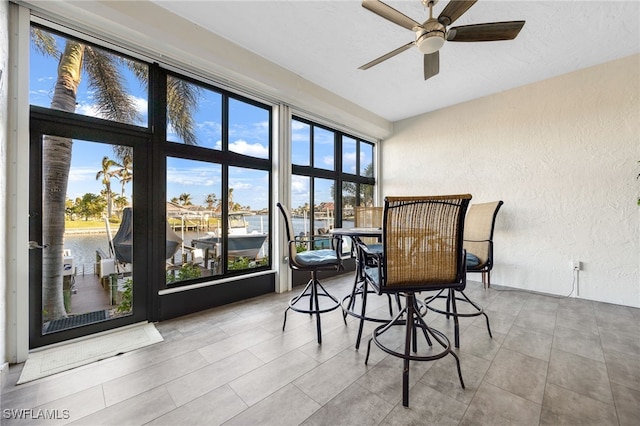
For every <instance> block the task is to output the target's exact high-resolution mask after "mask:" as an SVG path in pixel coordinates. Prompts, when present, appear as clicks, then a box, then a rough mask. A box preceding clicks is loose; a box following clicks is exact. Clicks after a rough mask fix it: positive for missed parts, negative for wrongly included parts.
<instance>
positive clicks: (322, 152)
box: [291, 117, 375, 249]
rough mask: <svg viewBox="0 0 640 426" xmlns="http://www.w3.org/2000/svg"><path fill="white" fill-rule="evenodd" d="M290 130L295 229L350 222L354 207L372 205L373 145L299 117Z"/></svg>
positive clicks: (318, 231)
mask: <svg viewBox="0 0 640 426" xmlns="http://www.w3.org/2000/svg"><path fill="white" fill-rule="evenodd" d="M291 133H292V138H291V140H292V150H291V158H292V163H293V164H292V170H293V176H292V184H291V204H292V205H291V211H292V214H293V225H294V231H295V232H296V234H298V235H299V234H301V233H303V234H305V235H308V234H322V233H326V232H327V231H328V230H329V229H331V228H333V227H337V226H352V225H353V212H354V207H355V206H358V205H373V204H374V196H373V188H374V185H375V179H374V169H373V158H374V145H373V143H371V142H367V141H364V140H361V139H359V138H357V137H354V136H351V135H348V134H345V133H343V132H340V131H338V130H335V129H330V128H327V127H325V126H322V125H320V124H317V123H313V122H310V121H308V120H305V119H303V118H299V117H294V118H293V119H292V121H291ZM346 249H348V247H346Z"/></svg>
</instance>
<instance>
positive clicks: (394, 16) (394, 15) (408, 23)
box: [362, 0, 420, 31]
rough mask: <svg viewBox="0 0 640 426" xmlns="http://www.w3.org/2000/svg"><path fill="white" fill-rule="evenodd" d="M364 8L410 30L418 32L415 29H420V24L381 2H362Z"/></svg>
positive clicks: (363, 0) (377, 0)
mask: <svg viewBox="0 0 640 426" xmlns="http://www.w3.org/2000/svg"><path fill="white" fill-rule="evenodd" d="M362 7H364V8H365V9H369V10H370V11H372V12H373V13H375V14H376V15H379V16H382V17H383V18H384V19H386V20H388V21H391V22H393V23H394V24H397V25H400V26H401V27H404V28H406V29H408V30H411V31H416V30H414V28H420V24H419V23H417V22H416V21H414V20H413V19H411V18H409V17H408V16H407V15H405V14H403V13H402V12H398V11H397V10H395V9H394V8H392V7H391V6H389V5H387V4H384V3H382V2H381V1H379V0H362Z"/></svg>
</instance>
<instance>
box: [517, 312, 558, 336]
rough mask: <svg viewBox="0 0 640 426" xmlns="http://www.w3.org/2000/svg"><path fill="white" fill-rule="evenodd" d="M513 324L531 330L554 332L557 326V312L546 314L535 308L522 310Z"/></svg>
mask: <svg viewBox="0 0 640 426" xmlns="http://www.w3.org/2000/svg"><path fill="white" fill-rule="evenodd" d="M513 325H517V326H518V327H522V328H526V329H529V330H538V331H542V332H544V333H549V334H553V331H554V329H555V327H556V314H555V313H553V314H546V313H544V312H539V311H535V310H533V311H531V310H530V311H525V310H522V311H520V313H519V314H518V317H517V318H516V320H515V321H514V322H513Z"/></svg>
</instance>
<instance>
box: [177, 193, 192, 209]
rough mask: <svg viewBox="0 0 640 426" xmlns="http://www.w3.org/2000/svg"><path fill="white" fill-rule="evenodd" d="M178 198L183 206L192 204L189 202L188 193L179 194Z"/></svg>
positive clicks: (189, 195) (189, 196)
mask: <svg viewBox="0 0 640 426" xmlns="http://www.w3.org/2000/svg"><path fill="white" fill-rule="evenodd" d="M178 199H179V200H180V204H181V205H183V206H190V205H192V204H193V203H192V202H191V194H188V193H186V192H183V193H182V194H180V197H178Z"/></svg>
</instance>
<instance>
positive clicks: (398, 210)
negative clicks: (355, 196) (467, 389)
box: [361, 194, 471, 407]
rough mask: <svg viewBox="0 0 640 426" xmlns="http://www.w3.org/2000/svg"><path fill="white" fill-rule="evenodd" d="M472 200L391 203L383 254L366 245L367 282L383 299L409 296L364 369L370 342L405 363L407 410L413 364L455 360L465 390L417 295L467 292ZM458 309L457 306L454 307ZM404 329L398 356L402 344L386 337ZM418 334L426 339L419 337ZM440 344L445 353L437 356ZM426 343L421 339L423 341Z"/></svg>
mask: <svg viewBox="0 0 640 426" xmlns="http://www.w3.org/2000/svg"><path fill="white" fill-rule="evenodd" d="M470 199H471V195H468V194H464V195H447V196H430V197H429V196H425V197H387V198H385V206H384V224H383V227H382V244H383V247H382V253H374V252H372V251H371V250H369V249H368V248H367V247H366V245H364V244H363V245H362V246H361V250H362V251H363V253H364V254H365V255H366V256H367V263H366V266H365V268H364V276H365V279H366V281H367V284H369V285H370V286H371V287H372V288H374V289H376V291H377V292H378V293H379V294H383V293H386V294H394V295H395V294H398V295H401V296H404V298H405V306H404V308H403V309H402V310H401V311H400V312H399V313H398V314H397V315H396V316H395V317H394V318H393V319H392V320H391V321H389V322H388V323H387V324H383V325H381V326H379V327H377V328H376V329H375V330H374V331H373V335H372V336H371V338H370V339H369V343H368V346H367V356H366V358H365V364H366V363H367V362H368V361H369V354H370V351H371V342H374V343H375V344H376V346H377V347H379V348H380V349H382V350H383V351H384V352H386V353H388V354H390V355H392V356H396V357H399V358H402V359H403V360H404V368H403V375H402V405H403V406H405V407H408V406H409V363H410V361H434V360H437V359H440V358H443V357H445V356H447V355H449V354H451V356H453V357H454V358H455V360H456V365H457V370H458V377H459V379H460V385H461V386H462V387H463V388H464V381H463V380H462V371H461V369H460V360H459V359H458V356H457V355H456V354H455V352H453V351H452V349H451V344H450V343H449V339H448V338H447V337H446V335H445V334H444V333H442V332H440V331H438V330H435V329H434V328H432V327H430V326H429V325H427V323H426V322H425V320H424V318H423V315H424V313H422V312H423V311H425V312H426V310H424V309H422V307H421V306H420V304H419V302H418V300H417V298H416V293H418V292H421V291H426V290H440V289H449V288H456V289H464V286H465V284H466V265H465V255H464V250H463V248H462V238H463V229H464V216H465V212H466V210H467V206H468V204H469V200H470ZM454 303H455V302H454ZM395 326H400V327H404V336H405V339H404V345H403V347H404V350H403V352H399V351H397V350H396V348H397V347H398V346H400V343H399V342H391V343H389V342H388V340H389V339H390V338H389V337H386V338H383V336H384V335H385V333H387V332H389V330H391V329H392V328H393V327H395ZM418 330H420V331H421V333H418ZM418 335H422V336H423V337H424V341H426V344H427V345H428V348H427V351H424V352H418ZM432 339H433V340H435V341H436V342H437V343H438V344H439V345H440V346H442V350H440V351H439V352H437V351H436V350H435V349H434V348H432V346H433V342H432ZM421 341H422V339H421Z"/></svg>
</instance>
